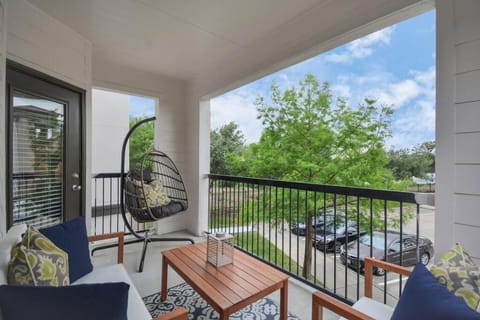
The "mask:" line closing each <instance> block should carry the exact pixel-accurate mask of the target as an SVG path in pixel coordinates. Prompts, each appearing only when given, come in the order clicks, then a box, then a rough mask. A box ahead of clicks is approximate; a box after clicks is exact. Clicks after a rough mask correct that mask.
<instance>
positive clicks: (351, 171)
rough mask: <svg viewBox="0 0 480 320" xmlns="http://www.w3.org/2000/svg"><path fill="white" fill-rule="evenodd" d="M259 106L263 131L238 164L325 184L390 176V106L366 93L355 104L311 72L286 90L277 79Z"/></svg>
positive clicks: (369, 182)
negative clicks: (379, 103)
mask: <svg viewBox="0 0 480 320" xmlns="http://www.w3.org/2000/svg"><path fill="white" fill-rule="evenodd" d="M257 107H258V112H259V116H258V117H259V119H261V120H262V123H263V125H264V131H263V133H262V135H261V138H260V141H259V142H258V143H257V144H254V145H250V146H249V148H248V150H247V152H245V153H244V156H245V157H249V158H244V159H236V161H235V164H236V165H237V169H243V170H248V173H249V175H250V176H260V177H268V178H275V179H283V180H289V181H303V182H311V183H321V184H337V185H348V186H360V187H366V186H368V187H375V188H385V187H387V186H388V184H389V183H390V182H391V181H392V176H391V174H390V172H389V170H387V169H386V168H385V165H386V163H387V157H386V153H385V151H384V144H385V143H384V142H385V138H386V137H388V136H389V135H390V131H389V125H390V117H391V115H392V112H393V111H392V109H391V108H390V107H387V106H377V105H376V101H375V100H373V99H368V98H366V99H364V101H363V103H361V104H360V105H359V106H357V107H356V108H351V107H349V106H348V104H347V102H346V100H344V99H341V98H339V99H336V100H334V99H333V97H332V93H331V89H330V87H329V84H328V83H323V84H322V85H320V84H319V82H318V81H317V79H316V78H315V77H314V76H313V75H307V76H306V77H305V79H304V80H303V81H300V83H299V85H298V87H293V88H290V89H287V90H285V91H283V92H282V91H281V90H280V88H279V87H278V86H276V85H273V86H272V88H271V101H270V102H267V100H266V99H265V98H263V97H260V98H259V99H258V100H257ZM242 163H248V164H249V165H248V167H246V166H243V167H242V166H241V164H242ZM308 201H310V202H312V201H313V200H311V199H308ZM310 207H311V208H313V207H314V206H313V205H312V206H310ZM318 207H321V205H320V206H318ZM312 211H313V210H312V209H309V210H307V211H306V212H304V215H305V221H311V219H312V216H313V215H314V214H315V213H314V212H312ZM313 232H314V230H313V228H307V235H306V243H305V259H304V266H303V273H304V274H303V276H304V277H308V276H309V275H310V274H311V261H312V238H313Z"/></svg>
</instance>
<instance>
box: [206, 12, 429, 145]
mask: <svg viewBox="0 0 480 320" xmlns="http://www.w3.org/2000/svg"><path fill="white" fill-rule="evenodd" d="M307 73H312V74H314V75H315V76H316V77H317V79H318V80H319V81H321V82H324V81H328V82H329V83H330V85H331V88H332V91H333V94H334V95H335V96H339V97H343V98H346V99H347V101H348V102H349V104H350V105H351V106H352V107H355V106H356V105H358V103H359V102H361V101H363V99H364V98H365V97H369V98H375V99H377V100H378V102H379V103H382V104H387V105H391V106H392V107H393V108H394V110H395V112H394V115H393V118H392V126H391V130H392V137H391V138H389V139H388V141H387V146H388V147H395V148H397V149H398V148H411V147H413V146H415V145H417V144H419V143H422V142H424V141H430V140H434V139H435V12H434V11H430V12H427V13H425V14H422V15H420V16H417V17H414V18H411V19H409V20H406V21H403V22H401V23H398V24H396V25H393V26H390V27H388V28H385V29H383V30H379V31H377V32H375V33H372V34H370V35H367V36H365V37H363V38H360V39H357V40H355V41H352V42H350V43H347V44H345V45H343V46H340V47H338V48H335V49H333V50H330V51H328V52H325V53H323V54H321V55H318V56H316V57H313V58H310V59H308V60H306V61H303V62H301V63H298V64H296V65H294V66H291V67H289V68H287V69H284V70H281V71H278V72H276V73H273V74H271V75H269V76H266V77H264V78H262V79H259V80H257V81H255V82H252V83H250V84H247V85H245V86H243V87H241V88H238V89H236V90H233V91H230V92H228V93H226V94H224V95H222V96H218V97H216V98H215V99H212V101H211V126H212V128H213V129H215V128H218V127H220V126H221V125H223V124H226V123H228V122H230V121H235V122H236V123H237V124H238V125H239V127H240V130H242V132H243V134H244V136H245V139H246V142H247V143H250V142H256V141H258V139H259V137H260V134H261V131H262V125H261V123H260V121H259V120H257V119H256V115H257V112H256V107H255V105H254V101H255V100H256V98H257V97H259V96H263V97H268V96H269V89H270V86H271V84H272V83H275V84H277V85H279V86H280V87H282V88H287V87H292V86H293V85H296V84H297V83H298V82H299V80H301V79H303V78H304V76H305V74H307Z"/></svg>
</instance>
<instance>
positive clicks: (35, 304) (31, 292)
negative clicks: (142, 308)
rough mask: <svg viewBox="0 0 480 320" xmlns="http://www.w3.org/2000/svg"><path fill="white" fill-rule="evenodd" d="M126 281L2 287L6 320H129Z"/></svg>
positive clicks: (0, 306) (0, 301)
mask: <svg viewBox="0 0 480 320" xmlns="http://www.w3.org/2000/svg"><path fill="white" fill-rule="evenodd" d="M129 288H130V286H129V285H128V284H126V283H123V282H113V283H98V284H81V285H72V286H64V287H47V286H44V287H34V286H9V285H4V286H0V309H1V310H2V316H3V320H25V319H37V320H65V319H69V320H86V319H88V320H94V319H98V320H100V319H101V320H127V307H128V289H129Z"/></svg>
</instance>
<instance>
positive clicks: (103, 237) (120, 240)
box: [88, 231, 125, 263]
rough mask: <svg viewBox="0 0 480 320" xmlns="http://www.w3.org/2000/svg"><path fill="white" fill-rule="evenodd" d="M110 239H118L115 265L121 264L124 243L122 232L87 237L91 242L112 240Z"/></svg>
mask: <svg viewBox="0 0 480 320" xmlns="http://www.w3.org/2000/svg"><path fill="white" fill-rule="evenodd" d="M112 238H118V252H117V263H123V247H124V243H125V234H124V232H123V231H122V232H112V233H105V234H98V235H94V236H89V237H88V241H89V242H93V241H99V240H106V239H112Z"/></svg>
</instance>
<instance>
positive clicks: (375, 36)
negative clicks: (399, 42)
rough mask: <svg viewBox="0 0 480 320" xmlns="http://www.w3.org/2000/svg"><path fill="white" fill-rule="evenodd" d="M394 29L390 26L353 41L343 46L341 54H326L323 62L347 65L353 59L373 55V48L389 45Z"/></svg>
mask: <svg viewBox="0 0 480 320" xmlns="http://www.w3.org/2000/svg"><path fill="white" fill-rule="evenodd" d="M394 29H395V27H394V26H390V27H388V28H385V29H382V30H379V31H376V32H374V33H371V34H369V35H367V36H365V37H362V38H360V39H357V40H354V41H352V42H350V43H348V44H347V45H346V46H345V50H344V51H343V52H341V53H330V54H327V55H326V56H325V60H326V61H328V62H333V63H349V62H351V61H352V60H354V59H360V58H364V57H368V56H370V55H372V54H373V52H374V47H375V46H378V45H382V44H383V45H388V44H389V43H390V40H391V38H392V33H393V31H394Z"/></svg>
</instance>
